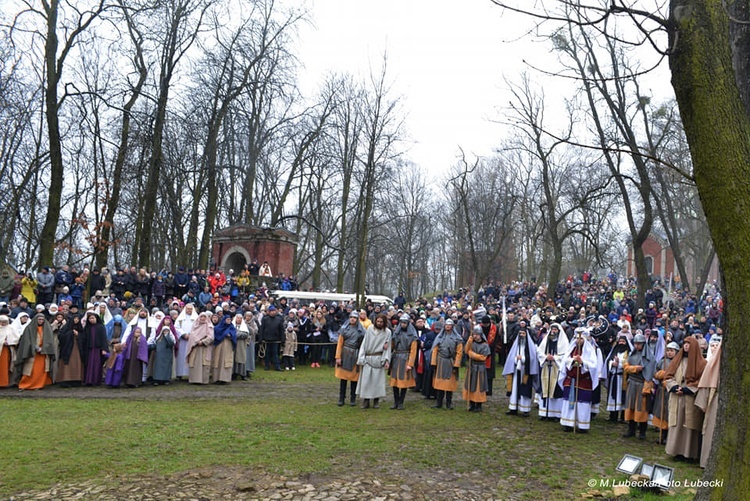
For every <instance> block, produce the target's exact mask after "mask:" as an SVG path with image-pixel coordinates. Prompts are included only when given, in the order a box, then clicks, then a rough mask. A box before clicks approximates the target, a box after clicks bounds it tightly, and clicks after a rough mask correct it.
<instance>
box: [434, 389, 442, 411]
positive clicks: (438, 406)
mask: <svg viewBox="0 0 750 501" xmlns="http://www.w3.org/2000/svg"><path fill="white" fill-rule="evenodd" d="M444 394H445V392H443V391H438V392H437V400H436V401H435V405H433V406H432V408H433V409H442V408H443V395H444Z"/></svg>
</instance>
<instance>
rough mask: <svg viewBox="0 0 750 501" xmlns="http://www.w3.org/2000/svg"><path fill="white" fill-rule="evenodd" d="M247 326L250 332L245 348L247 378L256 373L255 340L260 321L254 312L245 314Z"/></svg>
mask: <svg viewBox="0 0 750 501" xmlns="http://www.w3.org/2000/svg"><path fill="white" fill-rule="evenodd" d="M245 325H247V329H248V332H249V335H248V337H247V347H246V348H245V370H246V371H247V372H246V375H247V377H252V375H253V372H255V340H256V338H257V337H258V321H257V320H256V319H255V316H254V315H253V312H252V311H246V312H245Z"/></svg>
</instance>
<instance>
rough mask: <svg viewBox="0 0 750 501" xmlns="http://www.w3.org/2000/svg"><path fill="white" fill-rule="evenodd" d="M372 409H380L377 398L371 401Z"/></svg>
mask: <svg viewBox="0 0 750 501" xmlns="http://www.w3.org/2000/svg"><path fill="white" fill-rule="evenodd" d="M372 408H373V409H380V399H379V398H373V399H372Z"/></svg>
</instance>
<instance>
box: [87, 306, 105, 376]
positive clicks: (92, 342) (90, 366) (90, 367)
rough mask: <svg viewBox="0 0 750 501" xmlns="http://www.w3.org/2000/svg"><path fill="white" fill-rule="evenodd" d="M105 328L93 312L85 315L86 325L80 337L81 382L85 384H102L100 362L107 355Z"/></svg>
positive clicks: (101, 362)
mask: <svg viewBox="0 0 750 501" xmlns="http://www.w3.org/2000/svg"><path fill="white" fill-rule="evenodd" d="M108 350H109V341H107V329H105V328H104V325H103V324H102V323H101V319H100V317H99V315H98V314H96V313H95V312H89V313H88V314H87V315H86V325H85V326H84V327H83V337H82V338H81V358H82V360H83V367H84V373H83V382H84V384H86V385H87V386H99V385H100V384H102V376H103V374H102V364H103V363H104V360H105V358H106V357H107V356H108V355H109V353H108Z"/></svg>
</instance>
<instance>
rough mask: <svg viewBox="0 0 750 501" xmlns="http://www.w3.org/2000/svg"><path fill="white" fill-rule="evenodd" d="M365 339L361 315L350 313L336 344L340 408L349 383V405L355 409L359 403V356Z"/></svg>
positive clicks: (354, 312)
mask: <svg viewBox="0 0 750 501" xmlns="http://www.w3.org/2000/svg"><path fill="white" fill-rule="evenodd" d="M364 337H365V328H364V327H362V324H361V323H360V322H359V314H358V313H357V312H356V311H352V312H351V313H349V322H348V323H347V324H346V325H344V326H343V327H341V329H340V330H339V339H338V342H337V343H336V355H335V357H336V369H335V375H336V377H337V378H338V379H340V380H341V382H340V383H339V403H338V406H339V407H342V406H343V405H344V400H345V399H346V383H347V381H349V383H350V386H351V389H350V400H349V405H350V406H352V407H354V406H355V405H356V403H357V381H359V366H358V365H357V355H358V354H359V348H360V346H362V339H364Z"/></svg>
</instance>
